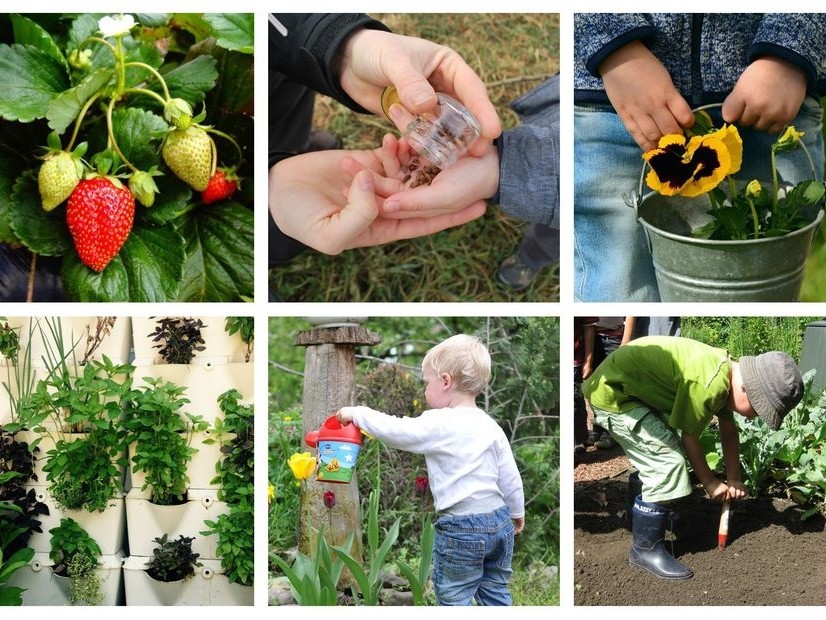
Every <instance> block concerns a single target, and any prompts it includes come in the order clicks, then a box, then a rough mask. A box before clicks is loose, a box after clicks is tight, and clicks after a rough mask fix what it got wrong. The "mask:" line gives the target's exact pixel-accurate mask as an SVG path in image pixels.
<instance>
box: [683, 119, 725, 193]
mask: <svg viewBox="0 0 826 620" xmlns="http://www.w3.org/2000/svg"><path fill="white" fill-rule="evenodd" d="M687 151H688V155H689V157H690V158H691V162H692V163H693V164H695V165H696V168H695V172H694V174H693V176H692V179H691V180H690V181H689V182H688V183H686V184H685V185H684V187H683V188H682V189H681V190H680V192H679V193H680V196H686V197H689V198H690V197H693V196H699V195H700V194H705V193H706V192H709V191H711V190H712V189H714V188H715V187H717V186H718V185H719V184H720V182H721V181H722V180H723V179H725V178H726V176H727V175H728V174H729V168H730V167H731V156H730V155H729V152H728V149H727V148H726V145H725V144H724V143H723V141H722V140H720V139H719V138H716V137H714V134H709V135H707V136H696V137H695V138H692V139H691V141H690V142H689V144H688V147H687Z"/></svg>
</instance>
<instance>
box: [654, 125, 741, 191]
mask: <svg viewBox="0 0 826 620" xmlns="http://www.w3.org/2000/svg"><path fill="white" fill-rule="evenodd" d="M642 158H643V159H644V160H645V161H646V162H648V165H649V166H650V167H651V170H650V171H649V173H648V175H647V176H646V178H645V181H646V183H647V184H648V187H650V188H651V189H653V190H654V191H656V192H659V193H660V194H662V195H664V196H674V195H675V194H679V195H680V196H686V197H693V196H699V195H700V194H704V193H706V192H708V191H711V190H712V189H714V188H715V187H717V186H718V185H719V184H720V182H721V181H722V180H723V179H725V178H726V177H727V176H728V175H729V174H733V173H735V172H737V171H738V170H740V166H741V165H742V163H743V141H742V140H741V139H740V134H739V132H738V131H737V128H736V127H733V126H731V125H724V126H723V128H722V129H719V130H717V131H715V132H713V133H710V134H706V135H701V136H693V137H692V138H691V140H689V141H688V143H686V138H685V136H682V135H680V134H669V135H666V136H663V137H662V138H660V142H659V144H658V145H657V148H654V149H651V150H649V151H646V152H645V153H643V156H642Z"/></svg>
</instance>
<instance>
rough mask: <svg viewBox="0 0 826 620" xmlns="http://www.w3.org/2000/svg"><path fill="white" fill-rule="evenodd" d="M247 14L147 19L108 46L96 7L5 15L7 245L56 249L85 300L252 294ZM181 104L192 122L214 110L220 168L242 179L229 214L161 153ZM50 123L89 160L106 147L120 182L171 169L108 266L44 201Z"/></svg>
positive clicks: (2, 114) (70, 286)
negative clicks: (90, 264)
mask: <svg viewBox="0 0 826 620" xmlns="http://www.w3.org/2000/svg"><path fill="white" fill-rule="evenodd" d="M252 17H253V16H252V14H210V15H207V16H203V15H202V14H189V15H187V14H174V13H168V14H158V15H147V14H143V15H138V16H137V21H138V22H139V24H138V25H137V26H136V27H134V28H132V29H131V30H130V31H129V32H128V33H125V34H120V35H113V36H108V37H105V38H106V40H105V41H104V40H103V39H102V38H101V37H100V33H99V32H98V31H99V26H98V18H99V16H98V15H93V14H64V15H54V14H32V15H29V16H21V15H14V14H12V15H9V14H4V15H0V79H2V81H3V83H4V85H5V86H4V89H3V92H2V94H0V118H2V119H4V121H5V122H6V124H5V125H4V132H3V140H2V141H0V164H2V165H0V195H2V198H0V241H2V242H6V243H17V244H22V245H24V246H26V247H27V248H29V249H30V250H31V251H32V252H34V253H38V254H43V255H47V256H57V257H62V259H63V271H62V274H61V276H62V280H63V285H64V288H65V290H66V292H67V294H68V295H69V296H70V297H72V298H74V299H76V300H80V301H147V302H149V301H238V300H240V299H242V298H244V297H246V298H250V297H252V293H253V267H252V265H253V221H252V219H253V218H252V197H253V194H254V184H253V175H252V168H253V165H252V153H251V148H252V144H253V118H252V116H251V114H250V110H251V103H252V99H253V84H254V80H253V79H252V78H253V75H252V74H253V62H252V56H251V51H252V37H253V32H252V28H251V26H252V21H253V19H252ZM161 50H163V53H161ZM175 98H179V99H182V100H183V101H184V102H185V104H186V105H188V106H190V107H192V108H193V109H200V110H201V111H202V112H201V114H200V115H198V116H195V118H194V120H193V122H201V121H203V120H204V118H205V117H206V116H208V118H207V119H206V120H207V121H208V123H209V124H208V125H204V126H205V127H206V130H207V131H208V132H209V134H210V136H214V138H213V142H214V144H215V146H216V151H217V159H218V163H219V164H220V165H223V166H238V168H239V172H240V174H241V175H242V176H243V177H244V185H243V187H244V191H242V192H239V193H237V194H236V196H235V201H229V202H227V203H226V205H222V208H221V209H212V208H209V207H206V206H205V205H203V204H202V203H201V199H200V195H199V193H198V192H193V191H192V190H191V189H190V188H189V187H188V186H187V185H186V184H185V183H184V182H183V181H181V180H179V179H178V178H177V177H176V176H175V175H174V174H173V173H172V171H171V170H170V169H168V168H167V167H166V164H165V162H164V161H163V160H162V158H161V156H160V149H161V144H162V139H163V137H164V134H165V133H166V132H167V131H169V130H170V129H171V127H172V125H171V123H173V122H175V120H176V119H174V118H172V116H169V117H167V115H166V108H167V104H168V103H169V102H170V100H172V99H175ZM207 110H208V111H209V112H208V114H207ZM52 131H53V132H54V136H55V139H56V140H51V141H49V142H50V145H51V146H53V147H54V146H56V148H57V150H66V151H72V150H73V148H74V146H75V144H76V143H77V142H81V141H82V142H86V143H88V145H89V160H90V161H91V160H92V159H93V157H94V155H95V154H97V153H100V152H101V151H103V150H105V149H107V148H112V149H113V150H114V151H116V152H117V154H118V159H119V167H118V169H117V170H113V171H112V172H113V173H114V174H117V175H118V176H120V177H123V178H124V180H126V177H131V176H133V175H135V174H137V173H139V172H143V173H146V172H147V171H150V170H152V169H153V168H156V167H157V169H158V170H159V171H160V172H161V173H162V174H163V176H161V177H159V182H158V187H159V190H160V193H159V194H158V195H157V197H156V198H157V199H156V200H155V203H154V206H153V207H152V208H151V209H147V208H145V207H143V206H142V205H138V207H137V209H136V213H135V221H134V225H133V229H132V232H131V234H130V236H129V238H128V240H127V242H126V243H125V244H124V246H123V248H121V250H120V252H119V254H118V256H117V257H116V258H115V259H114V260H113V261H112V262H111V263H110V264H109V265H108V266H107V267H106V268H105V269H104V271H103V272H101V273H95V272H93V271H92V270H91V269H88V268H87V267H85V266H84V265H83V264H82V263H80V261H79V259H78V256H77V253H76V251H75V249H74V245H73V242H72V239H71V236H70V234H69V231H68V227H67V225H66V222H65V208H64V207H62V206H58V207H57V208H56V209H55V210H54V211H52V212H50V213H46V212H45V211H44V210H43V209H42V208H41V206H40V199H39V195H38V186H37V179H36V177H37V171H38V168H39V167H40V164H41V163H42V162H41V160H40V159H39V157H40V156H41V155H42V148H41V147H42V146H44V145H45V144H46V143H47V141H48V139H47V136H48V134H49V133H51V132H52ZM236 138H237V139H238V140H236ZM238 142H240V143H242V144H243V145H244V146H243V147H242V146H240V145H239V144H238ZM156 210H157V211H156ZM159 220H160V221H159ZM20 301H22V300H20Z"/></svg>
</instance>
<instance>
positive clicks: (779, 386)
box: [739, 351, 803, 430]
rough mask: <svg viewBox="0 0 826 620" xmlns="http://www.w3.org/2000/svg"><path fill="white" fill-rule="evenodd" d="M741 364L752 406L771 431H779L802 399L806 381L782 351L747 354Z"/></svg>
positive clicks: (795, 365)
mask: <svg viewBox="0 0 826 620" xmlns="http://www.w3.org/2000/svg"><path fill="white" fill-rule="evenodd" d="M739 363H740V373H741V374H742V376H743V383H744V384H745V385H746V394H747V395H748V397H749V402H750V403H751V406H752V407H754V410H755V412H757V415H759V416H760V418H761V419H762V420H763V421H764V422H765V423H766V424H768V425H769V427H770V428H772V429H774V430H777V429H778V428H780V423H781V422H783V418H785V417H786V414H787V413H789V411H791V410H792V409H794V407H795V405H797V403H799V402H800V399H801V398H803V378H802V377H801V376H800V370H799V369H798V368H797V364H795V362H794V360H793V359H792V358H791V357H789V356H788V355H786V354H785V353H783V352H781V351H770V352H768V353H762V354H761V355H757V356H751V355H745V356H743V357H741V358H740V360H739Z"/></svg>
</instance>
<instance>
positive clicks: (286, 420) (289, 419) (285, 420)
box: [283, 415, 293, 422]
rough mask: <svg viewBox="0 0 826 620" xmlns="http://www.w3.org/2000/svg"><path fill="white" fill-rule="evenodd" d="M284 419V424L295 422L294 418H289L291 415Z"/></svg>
mask: <svg viewBox="0 0 826 620" xmlns="http://www.w3.org/2000/svg"><path fill="white" fill-rule="evenodd" d="M283 419H284V422H292V421H293V418H292V416H289V415H285V416H284V418H283Z"/></svg>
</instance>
